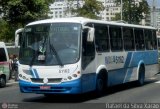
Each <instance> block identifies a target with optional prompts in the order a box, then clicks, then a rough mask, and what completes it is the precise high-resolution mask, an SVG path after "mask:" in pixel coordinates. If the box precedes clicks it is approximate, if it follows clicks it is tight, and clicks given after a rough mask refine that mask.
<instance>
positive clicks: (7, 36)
mask: <svg viewBox="0 0 160 109" xmlns="http://www.w3.org/2000/svg"><path fill="white" fill-rule="evenodd" d="M0 27H1V29H0V41H4V42H11V41H13V40H14V37H13V36H14V30H13V28H12V26H10V25H9V24H8V23H7V22H6V21H4V20H2V19H0Z"/></svg>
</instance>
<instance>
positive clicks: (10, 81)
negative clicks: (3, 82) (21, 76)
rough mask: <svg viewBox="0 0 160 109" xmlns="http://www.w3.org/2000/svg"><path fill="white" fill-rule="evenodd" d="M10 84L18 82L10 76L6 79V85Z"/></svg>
mask: <svg viewBox="0 0 160 109" xmlns="http://www.w3.org/2000/svg"><path fill="white" fill-rule="evenodd" d="M11 84H18V81H15V79H14V78H13V77H12V78H11V79H10V80H8V82H7V85H11Z"/></svg>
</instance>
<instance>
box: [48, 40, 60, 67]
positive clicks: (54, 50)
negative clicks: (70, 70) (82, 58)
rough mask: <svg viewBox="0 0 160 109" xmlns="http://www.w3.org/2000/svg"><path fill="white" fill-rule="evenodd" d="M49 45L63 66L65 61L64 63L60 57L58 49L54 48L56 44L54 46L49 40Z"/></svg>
mask: <svg viewBox="0 0 160 109" xmlns="http://www.w3.org/2000/svg"><path fill="white" fill-rule="evenodd" d="M49 46H50V48H51V50H52V51H53V53H54V54H55V56H56V59H57V61H58V63H59V65H60V66H63V63H62V61H61V59H60V57H59V55H58V53H57V51H56V49H55V48H54V46H53V45H52V44H51V43H50V42H49Z"/></svg>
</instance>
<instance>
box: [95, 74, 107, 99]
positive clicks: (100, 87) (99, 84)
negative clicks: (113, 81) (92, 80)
mask: <svg viewBox="0 0 160 109" xmlns="http://www.w3.org/2000/svg"><path fill="white" fill-rule="evenodd" d="M105 82H106V81H105V76H104V75H102V74H100V75H98V77H97V81H96V94H97V95H98V96H99V95H102V94H103V93H104V91H105V87H106V85H105Z"/></svg>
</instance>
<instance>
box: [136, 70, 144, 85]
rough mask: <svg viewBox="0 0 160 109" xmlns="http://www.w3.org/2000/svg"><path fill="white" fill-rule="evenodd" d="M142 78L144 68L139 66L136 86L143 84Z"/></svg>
mask: <svg viewBox="0 0 160 109" xmlns="http://www.w3.org/2000/svg"><path fill="white" fill-rule="evenodd" d="M144 80H145V70H144V67H140V69H139V74H138V81H137V85H138V86H142V85H144Z"/></svg>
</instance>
